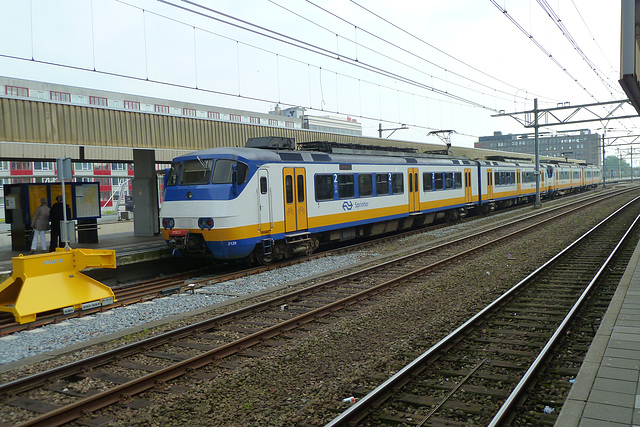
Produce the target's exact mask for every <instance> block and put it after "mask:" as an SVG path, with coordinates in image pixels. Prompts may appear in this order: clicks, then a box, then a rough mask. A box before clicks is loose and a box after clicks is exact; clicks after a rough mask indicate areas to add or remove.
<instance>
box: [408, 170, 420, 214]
mask: <svg viewBox="0 0 640 427" xmlns="http://www.w3.org/2000/svg"><path fill="white" fill-rule="evenodd" d="M419 210H420V186H419V185H418V169H417V168H409V212H418V211H419Z"/></svg>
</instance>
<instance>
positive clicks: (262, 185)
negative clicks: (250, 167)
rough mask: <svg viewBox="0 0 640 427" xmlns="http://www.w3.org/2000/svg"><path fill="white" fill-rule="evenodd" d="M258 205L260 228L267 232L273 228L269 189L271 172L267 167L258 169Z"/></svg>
mask: <svg viewBox="0 0 640 427" xmlns="http://www.w3.org/2000/svg"><path fill="white" fill-rule="evenodd" d="M258 206H259V209H260V213H259V215H260V225H259V226H258V227H259V228H258V229H259V230H260V231H262V232H267V231H270V230H271V191H269V172H268V171H267V170H266V169H260V170H258Z"/></svg>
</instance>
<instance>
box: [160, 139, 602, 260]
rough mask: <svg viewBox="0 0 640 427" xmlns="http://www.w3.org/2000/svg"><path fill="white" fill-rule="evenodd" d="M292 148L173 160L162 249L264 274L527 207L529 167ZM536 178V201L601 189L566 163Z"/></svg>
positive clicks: (595, 179)
mask: <svg viewBox="0 0 640 427" xmlns="http://www.w3.org/2000/svg"><path fill="white" fill-rule="evenodd" d="M263 143H264V144H263ZM249 145H253V146H254V147H250V146H249ZM261 145H264V146H265V147H267V149H265V148H256V147H261ZM274 146H275V148H277V149H273V148H274ZM269 148H271V149H269ZM278 148H279V149H278ZM294 148H295V146H292V143H289V144H288V145H287V144H284V146H283V144H282V143H273V141H272V140H270V139H269V138H262V139H256V141H253V142H250V143H248V146H247V147H245V148H234V147H227V148H213V149H208V150H202V151H197V152H194V153H190V154H187V155H184V156H181V157H178V158H176V159H174V161H173V163H172V165H171V169H170V170H168V172H167V174H166V176H165V184H166V185H165V196H164V202H163V204H162V209H161V211H160V220H161V230H162V233H163V235H164V238H165V239H166V241H167V243H168V244H169V246H170V247H172V248H174V249H176V250H177V251H178V252H179V253H181V254H183V255H193V254H201V255H208V256H212V257H214V258H216V259H220V260H231V259H241V258H246V257H253V258H254V259H255V260H256V261H258V262H260V263H263V264H264V263H269V262H272V261H275V260H280V259H283V258H288V257H292V256H295V255H299V254H309V253H312V252H313V251H314V250H315V249H316V248H317V247H318V246H319V245H320V244H322V243H326V242H335V241H342V240H348V239H353V238H358V237H368V236H374V235H378V234H383V233H389V232H394V231H399V230H406V229H410V228H414V227H421V226H424V225H427V224H431V223H433V222H434V221H436V220H438V219H443V218H450V219H455V218H459V217H462V216H466V215H468V214H470V213H473V212H487V211H490V210H493V209H496V208H502V207H507V206H511V205H515V204H519V203H525V202H530V201H532V200H534V199H535V193H536V180H535V165H534V164H533V163H529V162H509V161H494V160H471V159H467V158H455V157H450V156H429V155H420V154H415V153H402V152H394V153H391V155H389V154H390V153H380V154H370V153H358V154H337V153H335V152H322V151H311V150H296V149H294ZM329 151H330V150H329ZM540 176H541V180H540V192H541V195H542V196H543V197H551V196H554V195H557V194H563V193H567V192H575V191H581V190H584V189H588V188H594V187H596V186H598V185H599V184H600V183H601V179H602V178H601V173H600V170H599V168H597V167H595V166H590V165H578V164H571V163H566V162H560V163H542V164H541V165H540Z"/></svg>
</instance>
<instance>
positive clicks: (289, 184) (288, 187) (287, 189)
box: [284, 175, 293, 205]
mask: <svg viewBox="0 0 640 427" xmlns="http://www.w3.org/2000/svg"><path fill="white" fill-rule="evenodd" d="M284 193H285V196H284V197H285V201H286V203H287V204H288V205H289V204H291V203H293V177H292V176H291V175H287V176H286V177H285V179H284Z"/></svg>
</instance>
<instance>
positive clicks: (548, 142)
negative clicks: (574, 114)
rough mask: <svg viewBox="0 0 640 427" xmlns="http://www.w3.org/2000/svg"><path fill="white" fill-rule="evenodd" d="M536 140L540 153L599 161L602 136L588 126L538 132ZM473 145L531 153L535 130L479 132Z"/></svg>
mask: <svg viewBox="0 0 640 427" xmlns="http://www.w3.org/2000/svg"><path fill="white" fill-rule="evenodd" d="M538 144H539V150H540V155H541V156H550V157H564V158H571V159H578V160H584V161H585V162H587V163H590V164H593V165H597V166H600V165H601V164H602V152H601V151H600V150H601V149H599V148H598V146H600V147H602V145H600V144H602V137H601V135H599V134H597V133H591V131H590V130H589V129H579V130H569V131H563V132H556V133H550V132H539V133H538ZM474 147H475V148H481V149H485V150H499V151H509V152H512V153H525V154H535V134H533V133H521V134H511V133H510V134H506V135H505V134H503V133H502V132H499V131H496V132H494V133H493V135H491V136H481V137H480V138H479V139H478V142H476V143H474Z"/></svg>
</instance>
